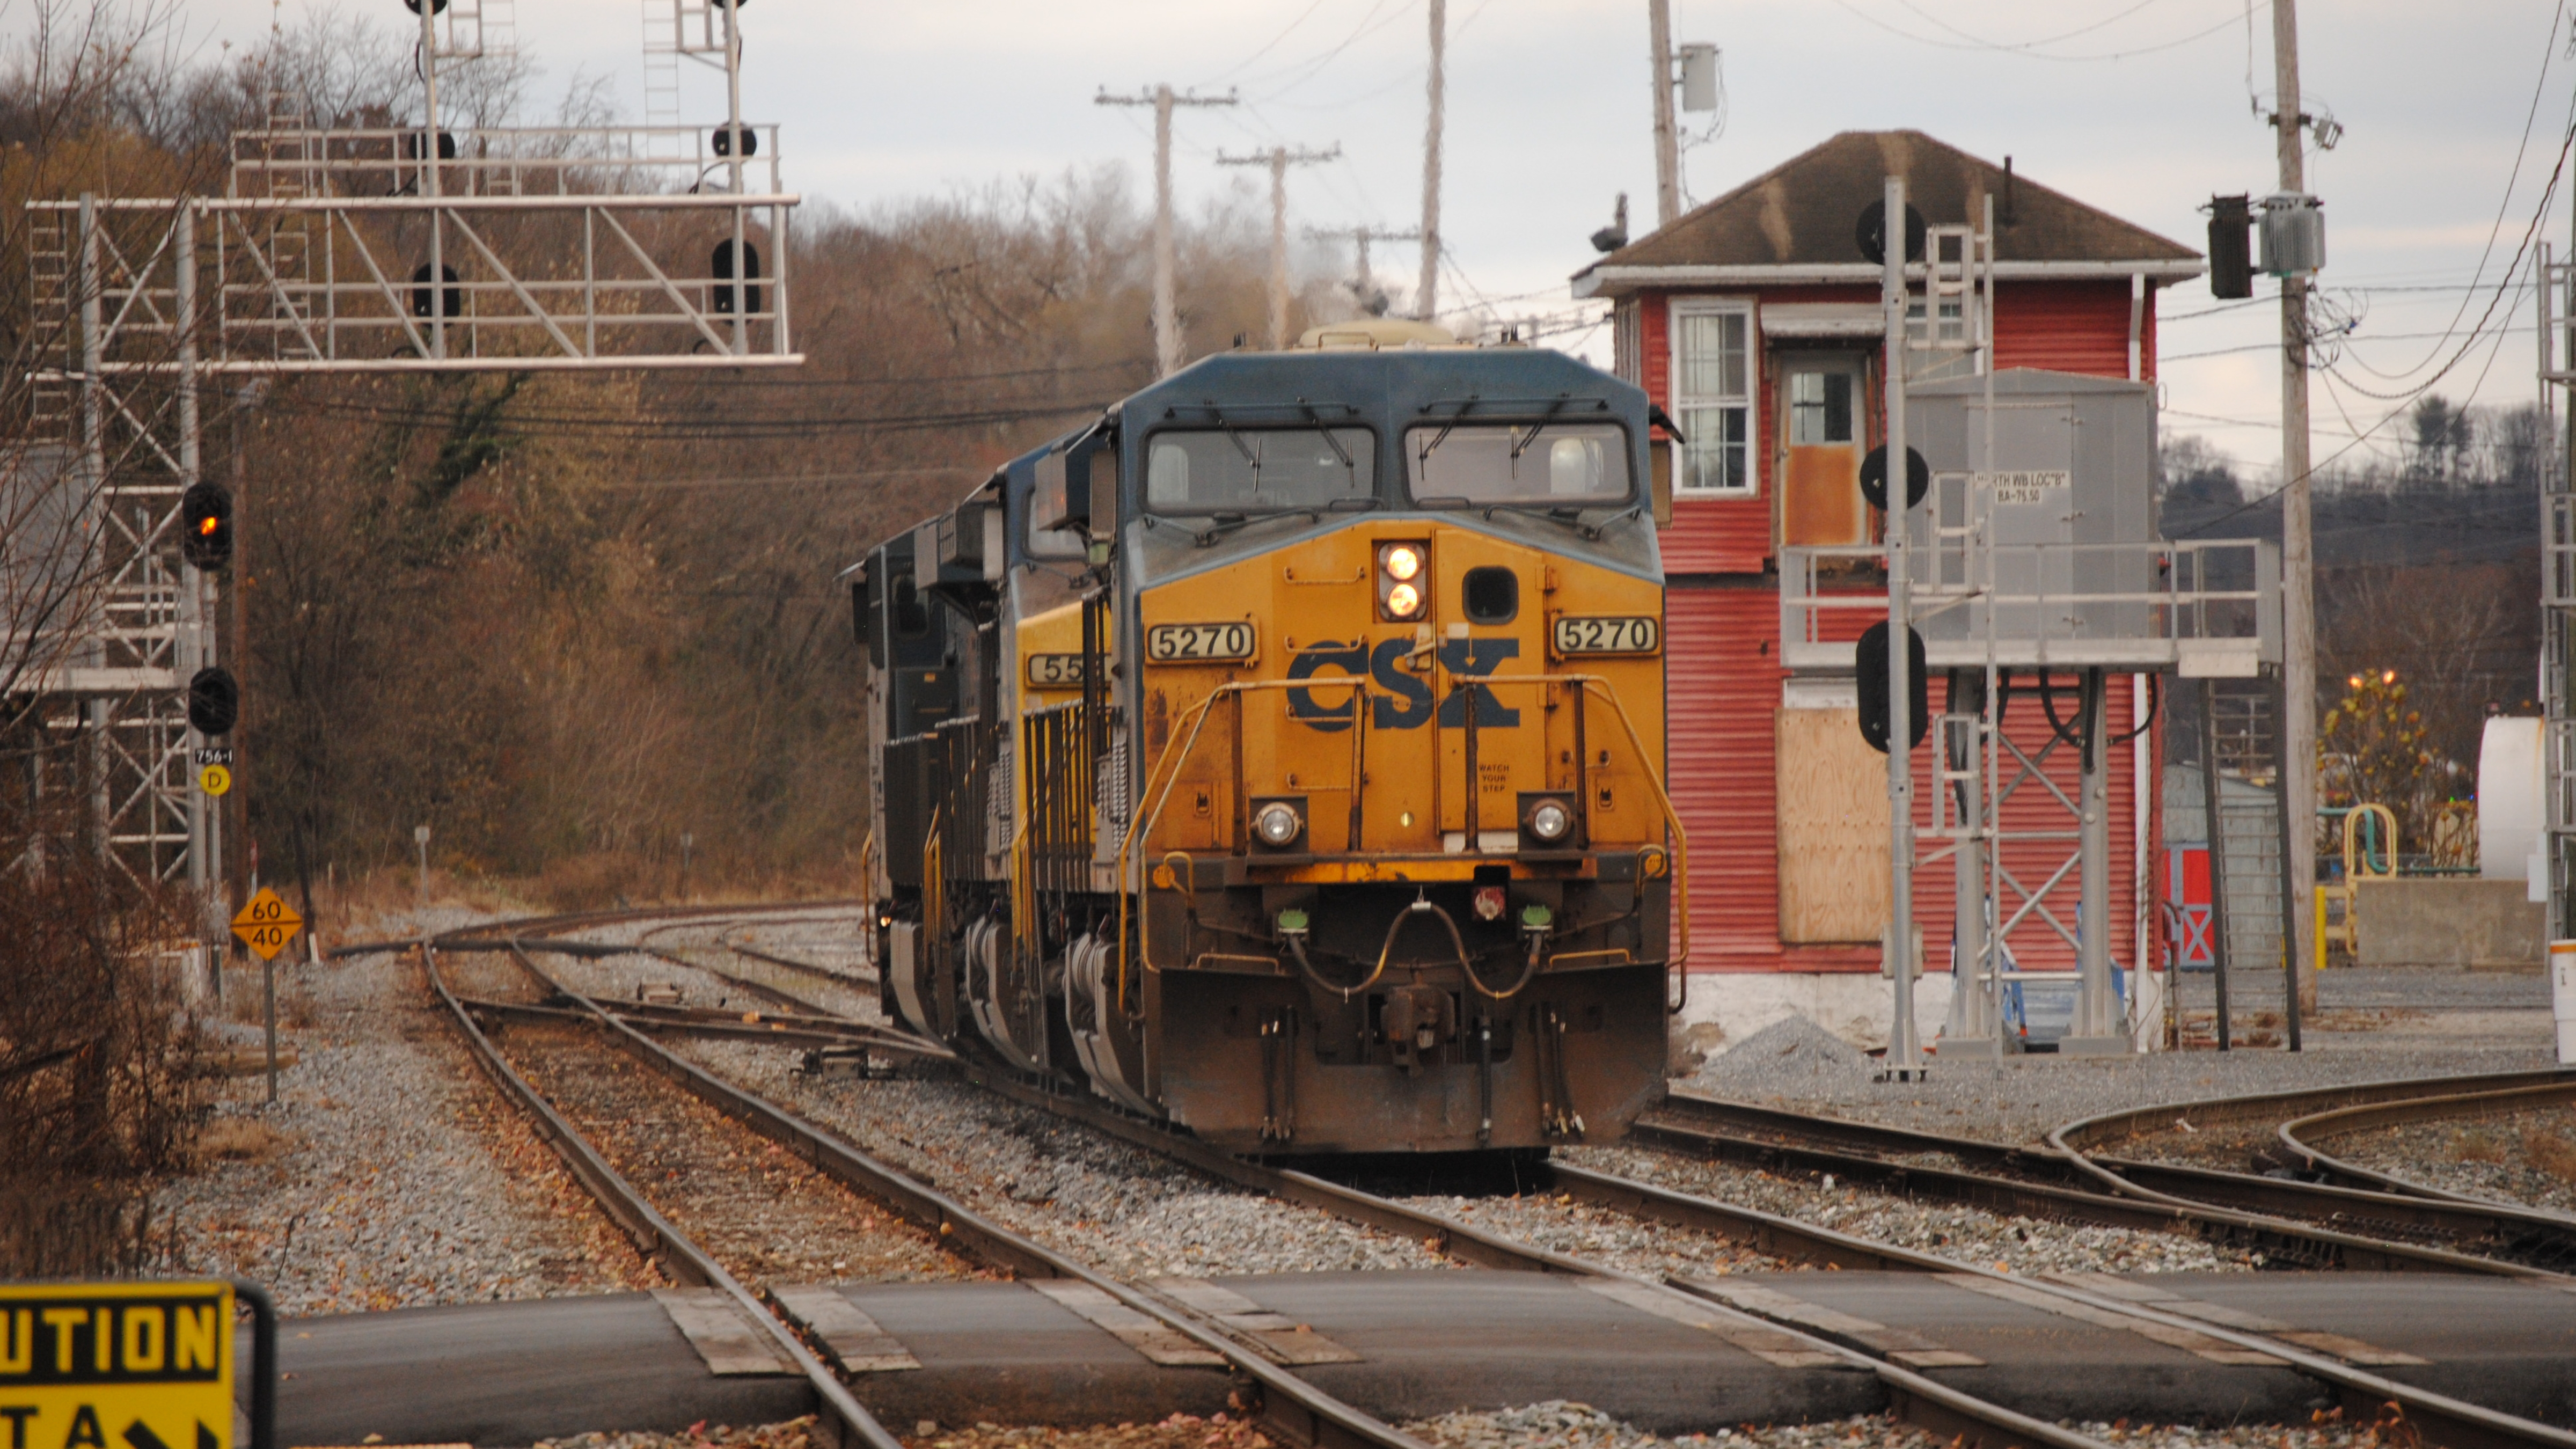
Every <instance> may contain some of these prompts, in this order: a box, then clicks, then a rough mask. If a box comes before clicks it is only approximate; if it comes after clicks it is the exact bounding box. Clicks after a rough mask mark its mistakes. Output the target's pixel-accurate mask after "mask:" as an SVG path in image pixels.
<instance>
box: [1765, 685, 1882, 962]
mask: <svg viewBox="0 0 2576 1449" xmlns="http://www.w3.org/2000/svg"><path fill="white" fill-rule="evenodd" d="M1777 744H1778V755H1777V758H1778V761H1779V772H1780V773H1779V797H1778V798H1779V823H1780V939H1781V940H1782V941H1783V942H1786V943H1788V944H1791V945H1821V944H1827V943H1840V942H1863V943H1867V942H1874V941H1876V940H1878V938H1879V933H1880V932H1881V931H1883V930H1884V929H1886V926H1887V910H1888V902H1887V892H1888V879H1887V877H1888V869H1887V827H1888V816H1887V757H1886V756H1885V755H1882V754H1880V753H1878V752H1877V751H1876V750H1873V749H1871V748H1870V747H1869V746H1868V744H1867V743H1865V742H1864V741H1863V740H1862V739H1861V737H1860V717H1859V714H1858V712H1857V711H1855V710H1851V709H1783V710H1781V711H1780V712H1779V716H1778V724H1777Z"/></svg>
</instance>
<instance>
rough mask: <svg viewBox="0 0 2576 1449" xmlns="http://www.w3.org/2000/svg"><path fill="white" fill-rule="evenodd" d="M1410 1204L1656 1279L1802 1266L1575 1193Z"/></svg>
mask: <svg viewBox="0 0 2576 1449" xmlns="http://www.w3.org/2000/svg"><path fill="white" fill-rule="evenodd" d="M1402 1201H1404V1202H1406V1203H1407V1204H1408V1205H1409V1206H1412V1207H1416V1208H1420V1209H1422V1210H1424V1211H1426V1212H1435V1213H1438V1214H1440V1215H1441V1216H1442V1217H1445V1218H1452V1219H1455V1220H1456V1221H1458V1222H1462V1223H1465V1224H1466V1225H1467V1226H1469V1227H1471V1228H1482V1229H1484V1230H1485V1231H1486V1232H1489V1233H1497V1234H1500V1235H1501V1236H1503V1237H1507V1238H1515V1239H1518V1240H1519V1241H1521V1242H1524V1243H1528V1244H1531V1245H1533V1246H1535V1247H1541V1248H1547V1249H1550V1250H1552V1251H1555V1252H1559V1253H1566V1254H1570V1255H1572V1256H1574V1257H1578V1258H1586V1259H1590V1260H1591V1261H1593V1262H1596V1263H1606V1264H1608V1265H1609V1266H1611V1267H1613V1268H1617V1269H1619V1270H1620V1271H1622V1272H1626V1273H1637V1274H1642V1275H1645V1276H1647V1277H1651V1278H1659V1279H1660V1278H1664V1277H1667V1276H1670V1275H1673V1274H1681V1275H1684V1276H1689V1275H1694V1274H1713V1273H1776V1272H1783V1271H1786V1270H1789V1269H1791V1268H1794V1267H1796V1266H1797V1265H1796V1264H1794V1263H1788V1262H1784V1261H1782V1260H1781V1259H1778V1258H1774V1257H1772V1256H1770V1255H1769V1254H1766V1253H1759V1252H1755V1251H1754V1250H1753V1249H1751V1248H1748V1247H1745V1246H1744V1245H1743V1244H1741V1243H1737V1242H1733V1241H1730V1240H1728V1239H1726V1238H1721V1237H1718V1236H1717V1235H1715V1234H1713V1233H1704V1232H1700V1231H1698V1230H1696V1229H1693V1228H1681V1227H1673V1226H1670V1225H1667V1224H1664V1223H1655V1222H1648V1221H1646V1220H1645V1219H1643V1218H1639V1217H1635V1216H1632V1215H1631V1214H1628V1213H1624V1212H1620V1211H1618V1210H1616V1209H1613V1208H1604V1207H1596V1206H1594V1205H1592V1204H1589V1203H1578V1202H1576V1201H1574V1199H1572V1198H1571V1197H1546V1196H1527V1197H1523V1196H1513V1197H1415V1198H1406V1199H1403V1200H1402Z"/></svg>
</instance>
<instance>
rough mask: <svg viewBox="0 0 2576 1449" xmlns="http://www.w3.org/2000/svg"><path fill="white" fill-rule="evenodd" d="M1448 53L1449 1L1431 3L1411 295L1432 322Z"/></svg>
mask: <svg viewBox="0 0 2576 1449" xmlns="http://www.w3.org/2000/svg"><path fill="white" fill-rule="evenodd" d="M1448 50H1449V0H1431V119H1430V122H1429V124H1428V125H1427V126H1425V127H1424V129H1423V133H1422V284H1421V285H1420V286H1419V287H1417V288H1416V289H1415V290H1414V293H1413V315H1414V316H1416V317H1419V318H1421V319H1422V320H1423V321H1425V322H1428V321H1431V320H1432V319H1433V318H1434V317H1435V316H1437V315H1438V313H1439V311H1440V111H1441V107H1442V105H1443V104H1444V101H1443V88H1444V86H1445V84H1446V80H1445V71H1444V67H1445V66H1446V64H1447V55H1448Z"/></svg>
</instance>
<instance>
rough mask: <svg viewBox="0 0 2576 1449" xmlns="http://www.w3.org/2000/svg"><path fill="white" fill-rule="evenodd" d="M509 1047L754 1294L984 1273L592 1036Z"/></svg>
mask: <svg viewBox="0 0 2576 1449" xmlns="http://www.w3.org/2000/svg"><path fill="white" fill-rule="evenodd" d="M498 1044H499V1046H500V1048H501V1050H502V1052H503V1054H504V1055H506V1056H507V1057H508V1058H509V1059H510V1064H511V1065H512V1066H514V1067H516V1068H518V1070H519V1072H520V1073H521V1074H522V1075H523V1076H525V1077H527V1078H528V1081H529V1085H531V1086H533V1087H535V1088H536V1089H537V1091H538V1092H540V1093H542V1094H543V1095H544V1096H545V1098H546V1100H547V1101H548V1102H550V1103H551V1104H553V1106H554V1107H555V1109H556V1110H557V1111H560V1112H561V1113H563V1115H564V1116H565V1117H566V1118H567V1119H568V1120H570V1121H571V1123H572V1125H573V1128H574V1130H576V1131H578V1132H580V1133H581V1135H582V1136H583V1137H585V1138H587V1139H589V1141H590V1144H591V1145H592V1146H593V1147H595V1148H597V1149H598V1151H599V1153H600V1155H601V1156H603V1157H605V1158H607V1159H608V1161H609V1165H610V1166H612V1167H615V1168H616V1169H617V1171H618V1173H619V1174H620V1175H622V1176H623V1177H624V1178H625V1179H626V1180H627V1181H628V1182H630V1183H632V1184H634V1186H635V1188H636V1190H637V1191H638V1192H641V1193H642V1194H643V1195H644V1196H645V1198H646V1199H647V1200H649V1201H650V1202H651V1203H652V1204H653V1206H654V1207H656V1208H658V1209H660V1210H661V1212H662V1214H663V1215H664V1216H666V1217H668V1218H670V1219H671V1220H672V1222H673V1223H674V1224H675V1225H676V1226H678V1228H679V1229H680V1231H681V1232H683V1233H685V1234H687V1235H688V1236H689V1238H690V1239H691V1240H692V1241H694V1242H696V1243H697V1245H698V1246H699V1247H701V1248H703V1249H705V1250H706V1251H707V1252H708V1253H709V1254H710V1255H712V1256H713V1257H715V1258H716V1260H717V1261H719V1262H721V1263H723V1264H724V1265H725V1266H726V1267H727V1268H728V1269H730V1270H732V1272H733V1273H734V1275H735V1276H736V1277H739V1278H741V1279H742V1280H743V1282H744V1283H745V1285H746V1286H750V1287H753V1288H758V1287H762V1286H765V1285H767V1284H770V1283H816V1282H835V1281H870V1282H888V1281H896V1282H913V1281H924V1280H938V1279H958V1278H967V1277H978V1276H984V1275H982V1274H980V1273H978V1272H976V1271H975V1270H974V1269H973V1268H971V1267H970V1266H969V1265H968V1264H967V1263H965V1262H964V1261H962V1260H960V1259H958V1258H956V1257H954V1256H952V1255H950V1254H949V1253H947V1252H946V1251H944V1250H943V1249H942V1248H940V1246H939V1245H938V1243H937V1241H936V1240H935V1239H933V1238H932V1237H931V1236H930V1234H928V1233H926V1232H924V1231H922V1230H921V1229H920V1228H917V1227H915V1226H914V1225H912V1224H911V1223H910V1222H909V1221H907V1220H905V1219H903V1218H901V1217H898V1216H897V1215H895V1213H893V1212H892V1211H891V1210H889V1209H887V1208H885V1207H883V1206H881V1205H879V1204H877V1203H874V1202H871V1201H869V1200H867V1199H864V1198H861V1197H859V1196H858V1195H856V1194H854V1193H852V1192H850V1191H849V1190H848V1189H846V1188H844V1187H842V1186H841V1185H840V1184H839V1183H837V1182H835V1181H833V1180H832V1179H831V1178H828V1177H826V1176H824V1175H823V1174H822V1173H821V1172H820V1171H817V1170H816V1169H814V1168H813V1167H810V1166H808V1165H807V1164H806V1163H805V1162H804V1161H803V1160H802V1159H800V1158H798V1157H797V1156H795V1154H793V1153H791V1152H789V1151H788V1150H787V1149H786V1148H785V1147H784V1146H782V1145H780V1144H779V1143H776V1142H772V1141H770V1140H769V1139H767V1138H765V1137H761V1136H758V1135H757V1134H755V1133H753V1132H752V1131H751V1129H749V1128H748V1127H744V1126H742V1125H740V1124H738V1123H736V1122H734V1121H732V1120H731V1119H730V1118H727V1117H725V1116H723V1115H722V1114H720V1113H718V1112H717V1111H716V1110H715V1109H714V1108H712V1107H709V1106H708V1105H706V1104H705V1103H703V1102H701V1101H699V1100H698V1099H697V1098H695V1097H693V1096H691V1095H689V1094H688V1093H687V1092H686V1091H684V1090H682V1089H681V1088H680V1086H679V1085H678V1084H677V1083H675V1082H673V1081H672V1080H671V1079H670V1078H668V1077H666V1076H664V1075H663V1074H661V1073H660V1072H658V1071H654V1070H652V1069H650V1068H648V1067H646V1066H644V1065H643V1064H642V1063H641V1062H639V1061H637V1060H636V1059H635V1058H634V1057H632V1056H630V1055H628V1054H627V1053H626V1052H624V1051H622V1050H620V1049H619V1048H618V1047H617V1046H615V1045H614V1044H613V1043H610V1042H608V1041H606V1040H604V1039H603V1038H602V1037H601V1036H600V1035H599V1033H598V1032H596V1031H595V1030H593V1029H591V1028H589V1027H586V1026H577V1025H565V1026H553V1025H546V1026H524V1025H521V1026H511V1027H509V1028H507V1029H506V1030H505V1031H504V1032H503V1033H502V1034H501V1036H500V1038H499V1043H498Z"/></svg>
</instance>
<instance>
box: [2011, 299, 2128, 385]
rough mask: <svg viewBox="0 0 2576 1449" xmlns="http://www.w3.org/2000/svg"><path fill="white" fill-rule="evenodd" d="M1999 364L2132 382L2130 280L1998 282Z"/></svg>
mask: <svg viewBox="0 0 2576 1449" xmlns="http://www.w3.org/2000/svg"><path fill="white" fill-rule="evenodd" d="M1995 360H1996V362H1997V364H1998V365H2000V366H2003V367H2044V368H2048V369H2050V370H2051V371H2055V372H2082V373H2090V374H2092V375H2093V376H2096V377H2127V376H2128V375H2129V279H2128V278H2126V277H2117V278H2106V279H2104V280H2102V281H2098V282H2002V283H1998V284H1997V285H1996V287H1995Z"/></svg>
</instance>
